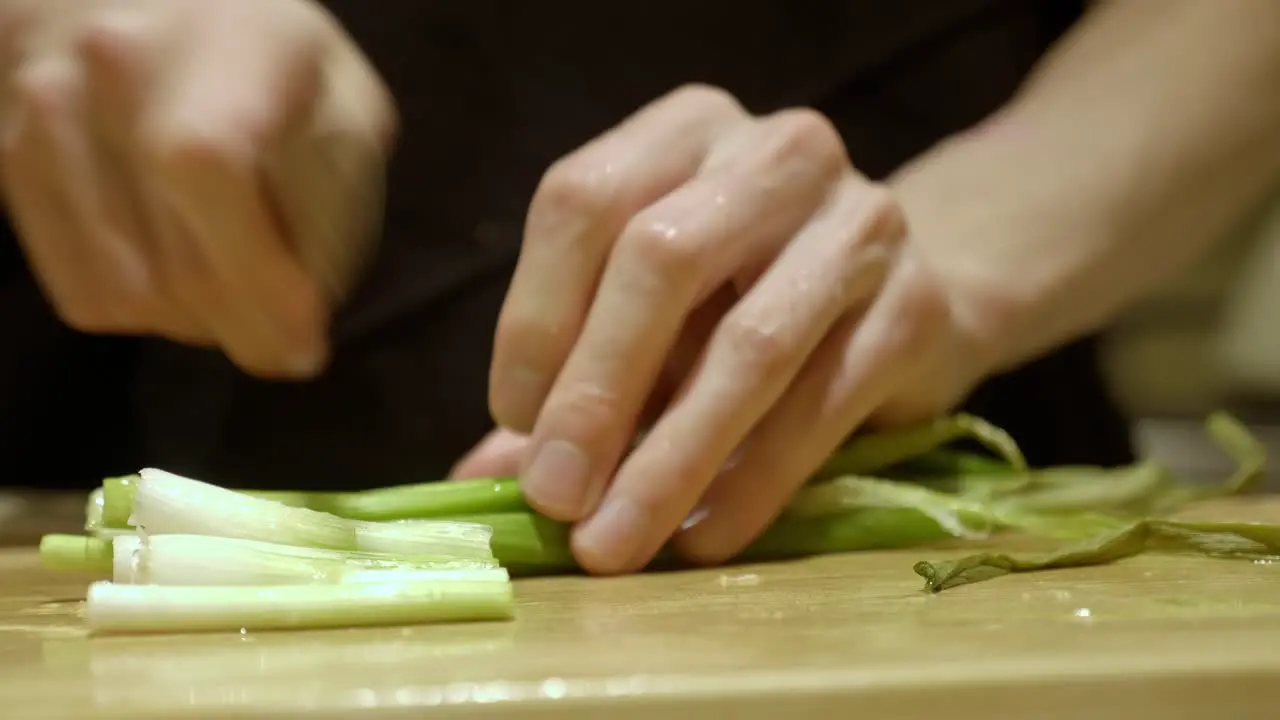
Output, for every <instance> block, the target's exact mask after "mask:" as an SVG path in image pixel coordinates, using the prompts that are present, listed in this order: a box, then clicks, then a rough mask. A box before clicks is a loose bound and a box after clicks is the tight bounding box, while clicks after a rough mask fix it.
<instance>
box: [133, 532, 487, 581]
mask: <svg viewBox="0 0 1280 720" xmlns="http://www.w3.org/2000/svg"><path fill="white" fill-rule="evenodd" d="M112 553H113V572H112V576H113V579H114V581H115V582H116V583H121V584H152V585H170V586H192V585H200V586H211V587H212V586H227V585H305V584H333V583H345V582H375V581H376V582H389V581H397V578H400V579H401V580H404V579H408V578H416V579H419V580H429V579H436V580H472V581H490V582H493V581H497V582H506V581H507V580H508V579H509V578H508V575H507V572H506V571H505V570H503V569H501V568H499V567H498V566H497V563H496V562H494V561H492V560H489V561H468V560H462V561H445V562H442V561H432V560H429V559H426V560H423V559H412V558H405V557H398V556H393V555H384V554H376V553H365V552H354V551H349V550H322V549H317V548H306V547H296V546H290V545H280V544H276V543H268V542H261V541H257V540H244V539H236V538H222V537H212V536H207V535H148V536H145V537H142V536H133V537H122V538H117V539H116V540H115V541H114V543H113V547H112Z"/></svg>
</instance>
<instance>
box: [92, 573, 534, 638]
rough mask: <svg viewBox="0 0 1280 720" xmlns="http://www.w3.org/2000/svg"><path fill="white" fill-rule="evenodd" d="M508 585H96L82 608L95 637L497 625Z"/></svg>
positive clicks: (504, 614)
mask: <svg viewBox="0 0 1280 720" xmlns="http://www.w3.org/2000/svg"><path fill="white" fill-rule="evenodd" d="M514 604H515V603H514V597H513V595H512V589H511V585H510V583H504V582H483V581H481V582H476V581H469V580H436V581H425V582H423V581H417V582H360V583H345V584H337V585H285V586H274V587H202V586H187V587H171V586H164V585H123V584H116V583H109V582H96V583H94V584H92V585H90V586H89V595H88V602H87V603H86V609H87V615H88V621H89V627H90V628H91V629H92V630H94V631H97V632H212V631H236V630H242V631H257V630H300V629H310V628H337V627H362V626H371V625H409V624H416V623H428V622H447V621H454V622H460V621H475V620H505V619H509V618H511V617H512V615H513V613H514Z"/></svg>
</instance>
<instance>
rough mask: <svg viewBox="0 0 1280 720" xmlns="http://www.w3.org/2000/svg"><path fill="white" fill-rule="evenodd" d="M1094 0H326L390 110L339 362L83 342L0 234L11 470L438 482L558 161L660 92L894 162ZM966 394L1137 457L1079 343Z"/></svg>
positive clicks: (1058, 432)
mask: <svg viewBox="0 0 1280 720" xmlns="http://www.w3.org/2000/svg"><path fill="white" fill-rule="evenodd" d="M1079 4H1080V3H1079V2H1078V0H1042V1H1041V2H1034V3H1029V2H1025V0H909V1H907V2H897V3H890V2H883V1H877V0H829V1H818V0H812V1H808V2H805V1H803V0H758V1H756V2H749V3H747V2H736V1H734V0H703V1H702V2H696V3H688V2H676V1H675V0H652V1H651V2H647V3H641V4H635V3H630V4H626V5H615V4H612V3H601V2H598V0H547V1H544V2H539V3H514V2H502V1H500V0H471V1H469V2H448V3H446V2H441V1H438V0H429V1H426V2H424V1H423V0H381V2H377V3H370V2H368V0H331V1H330V2H328V3H326V5H327V6H328V7H329V8H330V9H331V10H332V11H333V12H334V14H335V15H337V16H338V17H339V19H340V20H341V21H342V22H343V24H344V25H345V26H346V27H347V28H348V29H349V31H350V32H351V34H352V35H353V36H354V37H355V38H356V40H357V42H359V44H360V45H361V47H363V48H364V49H365V51H366V52H367V53H368V54H369V55H370V56H371V57H372V59H373V61H374V63H375V64H376V65H377V67H378V68H379V70H380V71H381V72H382V73H383V75H384V77H385V78H386V80H387V81H388V83H389V84H390V86H391V88H392V90H393V91H394V93H395V95H396V97H397V98H398V100H399V103H400V110H401V113H402V121H403V127H404V132H403V138H402V142H401V145H400V147H399V149H398V151H397V154H396V156H395V158H394V159H393V162H392V166H391V168H390V183H389V197H388V208H387V218H386V223H385V238H384V243H383V246H382V248H381V251H380V256H379V258H378V261H377V262H376V263H375V266H374V268H373V270H372V271H371V273H370V275H369V277H368V279H367V280H366V281H365V282H364V284H363V286H362V289H361V290H360V292H358V293H357V295H356V297H355V298H354V299H353V301H352V302H351V303H350V304H349V305H348V307H346V308H345V309H344V310H343V311H342V312H341V314H340V316H339V317H338V318H337V321H336V329H335V338H336V350H335V355H334V357H333V362H332V365H331V367H330V369H329V370H328V372H327V374H326V375H325V376H324V377H323V378H321V379H319V380H317V381H315V382H310V383H305V384H292V383H272V382H264V381H259V380H255V379H252V378H249V377H246V376H244V375H243V374H241V373H240V372H238V371H237V370H236V369H235V368H234V367H232V366H231V364H230V363H229V362H227V361H226V360H225V358H223V357H222V356H221V355H219V354H218V353H215V352H207V351H200V350H195V349H191V348H185V347H179V346H176V345H172V344H169V343H166V342H162V341H158V340H136V339H122V338H96V337H87V336H84V335H80V334H77V333H73V332H71V331H69V330H66V329H64V328H62V327H61V326H60V325H59V324H58V323H57V322H56V321H55V320H54V318H53V316H52V315H51V313H50V312H49V309H48V307H47V305H46V304H45V303H44V302H43V301H42V300H41V299H40V297H39V294H38V293H37V291H36V288H35V285H34V283H33V282H32V280H31V278H30V275H29V273H28V272H27V271H26V269H25V267H24V266H23V264H22V262H21V256H20V255H19V254H18V253H17V251H16V250H15V249H14V247H13V243H12V238H11V236H10V237H5V238H0V332H2V333H3V334H2V335H0V483H3V484H9V485H28V486H39V487H85V486H90V485H93V484H96V483H97V482H98V481H99V479H100V478H101V477H103V476H104V475H110V474H115V473H124V472H132V471H134V470H136V469H137V468H139V467H140V466H159V467H164V468H167V469H171V470H173V471H175V472H179V473H185V474H190V475H193V476H196V477H201V478H205V479H208V480H211V481H214V482H219V483H225V484H230V485H235V486H240V487H280V488H315V489H330V488H360V487H370V486H376V485H384V484H392V483H404V482H413V481H423V480H430V479H435V478H439V477H440V476H442V475H443V474H444V473H445V472H446V471H447V469H448V468H449V466H450V465H451V463H452V462H453V461H454V460H456V459H457V458H458V457H459V456H460V455H461V454H462V453H463V452H465V451H466V450H467V449H469V448H470V447H471V445H472V444H473V443H475V442H476V441H477V440H478V439H479V438H480V437H481V436H482V435H483V434H484V433H485V432H487V431H488V430H489V429H490V423H491V421H490V419H489V416H488V411H487V405H486V391H487V388H486V382H487V374H488V364H489V359H490V352H491V345H492V337H493V327H494V321H495V319H496V316H497V312H498V309H499V307H500V305H501V302H502V298H503V294H504V292H505V290H506V285H507V283H508V281H509V279H510V275H511V272H512V269H513V267H514V262H515V257H516V253H517V251H518V244H519V238H520V231H521V223H522V221H523V217H524V213H525V210H526V206H527V204H528V200H529V198H530V196H531V194H532V192H533V189H534V187H535V185H536V183H537V181H538V179H539V177H540V175H541V173H542V172H543V170H544V169H545V168H546V167H547V166H548V165H549V164H550V163H551V162H552V161H554V160H555V159H556V158H558V157H560V156H562V155H563V154H565V153H567V152H569V151H570V150H572V149H574V148H575V147H577V146H578V145H580V144H582V143H583V142H584V141H586V140H588V139H590V138H591V137H593V136H595V135H597V134H598V133H600V132H601V131H604V130H606V129H607V128H609V127H610V126H612V125H613V124H615V123H616V122H618V121H619V120H620V119H622V118H623V117H625V116H626V115H628V114H630V113H631V112H633V111H635V110H636V109H637V108H639V107H640V106H642V105H643V104H645V103H647V102H649V101H651V100H653V99H654V98H656V97H658V96H659V95H661V94H663V93H665V92H666V91H668V90H670V89H672V88H674V87H676V86H678V85H681V84H683V83H686V82H691V81H700V82H705V83H711V84H715V85H720V86H723V87H725V88H727V89H729V90H730V91H732V92H733V93H735V94H736V95H737V96H738V97H740V98H741V99H742V100H743V102H744V103H745V104H746V105H747V106H748V107H749V108H750V109H752V110H754V111H762V112H763V111H769V110H773V109H777V108H781V107H787V106H797V105H811V106H815V107H818V108H819V109H821V110H823V111H824V112H826V113H827V114H828V115H829V116H830V117H831V118H832V120H833V121H834V122H835V123H836V125H837V126H838V127H839V128H840V131H841V132H842V134H843V135H844V138H845V141H846V143H847V145H848V147H849V153H850V156H851V157H852V158H853V159H854V162H855V163H856V164H857V165H858V166H859V168H860V169H862V170H863V171H864V172H866V173H867V174H868V175H869V176H871V177H876V178H879V177H884V176H885V175H887V174H888V173H890V172H892V171H893V170H894V168H896V167H898V166H899V165H900V164H902V163H903V162H904V161H906V160H908V159H910V158H911V157H913V156H914V155H917V154H919V153H920V152H922V151H924V150H926V149H928V148H929V146H930V145H931V144H933V143H934V142H936V141H938V140H939V139H941V138H943V137H945V136H947V135H949V134H951V133H954V132H956V131H958V130H961V129H963V128H965V127H968V126H970V125H972V124H973V123H975V122H977V121H978V120H980V119H981V118H983V117H984V116H986V115H987V114H989V113H990V112H991V111H993V110H994V109H995V108H997V107H998V106H999V105H1000V104H1002V103H1003V102H1004V101H1005V100H1007V99H1008V98H1009V97H1010V96H1011V95H1012V93H1013V92H1014V91H1015V89H1016V88H1017V86H1018V84H1019V83H1020V82H1021V80H1022V78H1023V77H1024V75H1025V74H1026V72H1027V71H1028V69H1029V68H1030V67H1031V66H1032V64H1033V63H1034V62H1035V61H1036V60H1037V59H1038V57H1039V56H1040V55H1041V54H1042V53H1043V52H1044V50H1045V49H1046V48H1047V47H1048V46H1049V45H1050V44H1051V43H1052V42H1053V41H1054V40H1055V39H1056V38H1058V37H1059V36H1060V35H1061V34H1062V33H1063V32H1064V31H1065V29H1066V28H1067V27H1069V26H1070V24H1071V23H1072V22H1074V20H1075V19H1076V18H1077V17H1078V16H1079V14H1080V12H1081V9H1080V7H1079ZM968 408H969V409H970V410H972V411H974V412H977V413H979V414H981V415H983V416H985V417H987V418H989V419H991V420H992V421H994V422H997V423H999V424H1001V425H1003V426H1005V427H1006V428H1008V429H1009V430H1010V431H1011V432H1013V433H1014V434H1015V436H1016V437H1017V439H1018V440H1019V441H1020V442H1021V443H1022V444H1023V445H1024V447H1025V449H1026V452H1027V455H1028V457H1029V458H1030V459H1031V460H1032V461H1033V462H1035V463H1040V464H1048V463H1103V464H1112V463H1121V462H1125V461H1128V460H1129V459H1131V451H1130V446H1129V439H1128V432H1127V426H1126V423H1125V422H1124V420H1123V418H1122V417H1121V416H1120V414H1119V413H1118V412H1117V411H1116V409H1115V408H1114V407H1113V405H1112V403H1111V402H1110V400H1109V399H1108V397H1107V393H1106V390H1105V388H1104V384H1103V381H1102V378H1101V377H1100V374H1099V372H1098V365H1097V358H1096V349H1095V343H1094V342H1093V341H1092V340H1088V341H1084V342H1079V343H1076V344H1073V345H1071V346H1069V347H1066V348H1064V349H1062V350H1060V351H1058V352H1057V353H1055V354H1053V355H1051V356H1049V357H1047V358H1045V359H1043V360H1040V361H1038V362H1035V363H1032V364H1030V365H1028V366H1026V367H1025V368H1023V369H1021V370H1019V371H1017V372H1014V373H1012V374H1010V375H1008V376H1005V377H1001V378H998V379H995V380H993V381H991V382H989V383H987V384H986V385H985V386H984V387H982V388H981V389H980V390H978V391H977V392H976V393H975V395H974V397H973V398H972V399H971V401H970V402H969V404H968Z"/></svg>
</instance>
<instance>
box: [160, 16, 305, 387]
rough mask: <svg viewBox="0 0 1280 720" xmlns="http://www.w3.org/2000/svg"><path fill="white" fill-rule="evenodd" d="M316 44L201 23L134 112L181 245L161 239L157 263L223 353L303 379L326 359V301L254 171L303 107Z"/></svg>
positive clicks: (262, 370)
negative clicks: (141, 114) (165, 248)
mask: <svg viewBox="0 0 1280 720" xmlns="http://www.w3.org/2000/svg"><path fill="white" fill-rule="evenodd" d="M320 52H321V51H320V48H319V47H315V46H314V44H313V43H312V42H311V41H310V40H309V36H307V35H298V34H295V33H293V32H290V31H289V29H283V30H282V29H281V28H273V27H254V28H245V27H232V26H230V25H226V26H206V27H202V28H201V30H200V32H198V33H195V34H193V35H192V36H191V37H190V38H188V47H187V48H185V52H184V54H183V55H182V59H181V60H180V61H178V62H177V64H176V67H174V68H172V70H171V73H170V74H169V75H168V76H167V77H166V80H165V82H164V83H163V84H161V85H160V87H159V88H158V92H157V95H156V96H153V98H152V101H151V102H150V103H149V104H148V107H149V114H148V116H147V117H146V118H145V119H144V120H143V125H144V128H145V129H144V133H145V137H146V140H145V141H144V144H145V149H144V154H145V156H146V158H147V161H148V165H147V167H148V169H149V170H150V171H151V172H153V173H154V177H155V178H156V180H157V187H156V190H157V192H158V193H159V198H160V199H161V201H163V202H164V203H165V205H166V206H167V207H168V209H169V210H170V211H171V212H172V216H173V217H174V218H175V219H176V221H177V226H176V227H175V228H174V232H173V233H171V234H170V235H169V237H170V239H172V240H173V241H174V243H175V245H176V244H178V243H181V244H186V245H187V246H186V248H179V247H171V248H170V250H171V251H172V252H171V253H170V259H171V260H173V261H174V262H173V264H171V265H170V266H169V267H168V268H167V271H168V272H169V273H171V274H172V277H173V278H174V280H173V282H174V284H175V285H176V286H178V287H182V288H184V289H185V292H189V293H191V297H192V298H193V299H195V300H197V301H203V302H204V308H206V312H205V315H204V316H203V317H202V320H203V321H204V322H206V323H208V325H209V326H210V328H211V329H212V330H213V332H214V333H215V335H216V337H217V339H218V342H219V344H220V345H221V346H222V347H223V349H224V351H225V352H226V353H227V354H228V356H230V357H231V358H232V360H234V361H235V362H236V363H237V364H239V365H240V366H241V367H242V368H244V369H245V370H246V371H248V372H250V373H253V374H257V375H264V376H274V377H308V376H311V375H314V374H316V373H317V372H319V370H320V369H321V367H322V366H323V364H324V362H325V359H326V352H327V343H326V340H325V326H326V324H327V320H328V318H327V308H326V306H325V303H324V301H323V298H322V295H321V292H320V290H319V288H318V287H317V285H316V284H315V283H314V282H313V281H312V279H311V278H310V277H308V275H307V273H306V272H305V270H304V269H303V268H302V266H301V265H300V263H299V262H298V260H297V259H296V257H295V256H294V255H293V254H292V253H291V252H290V250H289V247H288V244H287V242H286V239H285V238H284V237H283V234H282V230H281V227H280V226H279V224H278V222H277V221H276V218H275V217H274V216H273V213H272V208H271V206H270V204H269V202H268V199H267V196H266V192H265V184H264V182H263V177H262V174H261V168H262V160H263V157H264V155H265V153H266V152H267V149H268V148H270V147H271V146H272V145H273V144H274V143H276V142H278V141H279V139H280V138H281V137H282V136H283V134H284V132H285V131H286V129H287V128H288V126H289V125H290V123H291V121H292V119H293V117H295V116H296V115H297V114H298V113H301V112H306V111H307V110H308V109H309V108H306V107H305V106H306V105H307V103H308V99H309V98H312V97H314V94H315V92H316V87H317V85H318V82H319V79H318V77H317V74H318V72H319V60H318V58H319V54H320ZM246 78H251V79H252V80H251V81H246ZM192 251H194V255H195V257H190V256H186V257H184V256H183V253H191V252H192ZM178 258H182V259H181V260H179V259H178Z"/></svg>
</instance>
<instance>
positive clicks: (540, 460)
mask: <svg viewBox="0 0 1280 720" xmlns="http://www.w3.org/2000/svg"><path fill="white" fill-rule="evenodd" d="M590 472H591V468H590V464H589V463H588V461H587V455H586V453H584V452H582V450H581V449H580V448H579V447H578V446H577V445H574V444H573V443H571V442H566V441H564V440H549V441H547V442H545V443H543V444H542V447H540V448H538V451H537V454H536V455H534V456H533V461H532V462H530V463H529V467H528V468H527V469H525V471H524V474H523V475H521V477H520V486H521V488H522V489H523V490H524V492H525V495H526V496H527V497H528V498H529V499H530V500H531V501H533V502H534V503H536V504H537V506H538V509H539V510H541V511H542V512H543V513H545V514H547V515H550V516H552V517H553V518H555V519H557V520H562V521H566V522H567V521H572V520H578V519H579V517H580V516H581V514H582V511H583V507H582V505H583V501H584V499H585V498H586V496H587V484H588V483H589V482H590V481H591V477H590Z"/></svg>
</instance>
